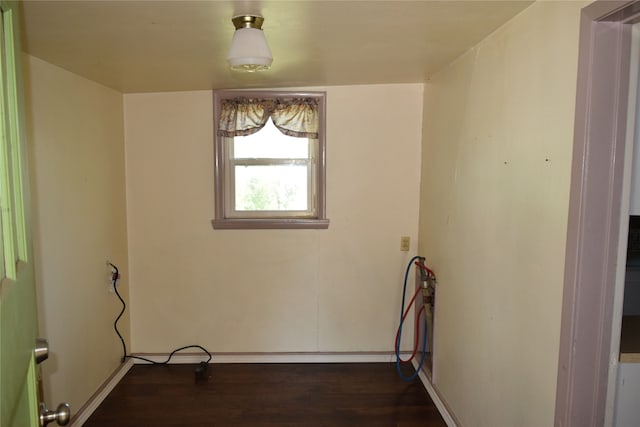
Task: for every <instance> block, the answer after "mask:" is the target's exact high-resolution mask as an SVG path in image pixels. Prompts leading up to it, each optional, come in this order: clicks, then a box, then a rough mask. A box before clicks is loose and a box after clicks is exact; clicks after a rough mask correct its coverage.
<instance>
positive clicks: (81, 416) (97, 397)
mask: <svg viewBox="0 0 640 427" xmlns="http://www.w3.org/2000/svg"><path fill="white" fill-rule="evenodd" d="M133 365H134V363H133V360H131V359H128V360H127V361H125V362H124V363H123V364H122V365H120V366H118V367H117V368H116V370H115V371H113V374H111V376H110V377H109V378H107V380H106V381H105V382H104V383H103V384H102V386H100V388H98V390H97V391H96V392H95V393H94V394H93V396H91V397H90V398H89V400H88V401H87V403H85V404H84V405H83V406H82V407H81V408H80V409H79V410H78V412H76V413H75V414H74V415H73V417H72V418H71V423H70V426H71V427H82V425H83V424H84V423H85V422H86V421H87V420H88V419H89V417H90V416H91V414H93V412H94V411H95V410H96V409H98V406H100V404H101V403H102V401H103V400H104V399H106V398H107V396H108V395H109V393H111V391H112V390H113V389H114V388H115V386H116V385H118V383H119V382H120V380H121V379H122V377H124V376H125V375H126V373H127V372H129V369H131V367H132V366H133ZM71 411H72V413H73V412H75V411H73V408H71Z"/></svg>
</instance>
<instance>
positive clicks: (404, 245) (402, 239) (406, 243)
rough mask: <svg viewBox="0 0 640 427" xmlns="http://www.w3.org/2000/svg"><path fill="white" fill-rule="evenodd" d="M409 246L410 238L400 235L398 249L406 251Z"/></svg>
mask: <svg viewBox="0 0 640 427" xmlns="http://www.w3.org/2000/svg"><path fill="white" fill-rule="evenodd" d="M410 247H411V238H410V237H409V236H401V237H400V250H401V251H402V252H408V251H409V248H410Z"/></svg>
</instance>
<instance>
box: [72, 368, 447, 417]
mask: <svg viewBox="0 0 640 427" xmlns="http://www.w3.org/2000/svg"><path fill="white" fill-rule="evenodd" d="M194 369H195V366H194V365H156V366H149V365H136V366H134V367H133V368H131V370H130V371H129V372H128V373H127V375H126V376H125V377H124V378H123V379H122V381H121V382H120V383H119V384H118V385H117V386H116V387H115V389H114V390H113V391H112V392H111V394H110V395H109V396H108V397H107V399H105V401H104V402H102V404H101V405H100V407H98V409H97V410H96V411H95V412H94V413H93V414H92V416H91V417H90V418H89V420H88V421H87V422H86V423H85V424H84V426H85V427H102V426H109V427H113V426H118V427H128V426H131V427H133V426H135V427H145V426H220V427H233V426H237V427H241V426H247V427H248V426H251V427H293V426H295V427H301V426H305V427H306V426H309V427H315V426H318V427H320V426H336V427H343V426H344V427H346V426H350V427H354V426H363V427H392V426H393V427H417V426H421V427H432V426H433V427H436V426H437V427H442V426H446V424H445V422H444V420H443V419H442V417H441V416H440V414H439V413H438V410H437V409H436V407H435V405H434V404H433V402H432V401H431V399H430V398H429V395H428V394H427V392H426V391H425V389H424V387H423V386H422V384H421V383H420V381H419V380H415V381H414V382H411V383H407V382H404V381H402V380H401V379H399V378H398V376H397V375H396V370H395V366H394V365H393V364H387V363H356V364H354V363H341V364H211V365H209V368H208V371H207V373H206V376H205V378H204V379H202V378H200V379H198V378H196V375H195V373H194Z"/></svg>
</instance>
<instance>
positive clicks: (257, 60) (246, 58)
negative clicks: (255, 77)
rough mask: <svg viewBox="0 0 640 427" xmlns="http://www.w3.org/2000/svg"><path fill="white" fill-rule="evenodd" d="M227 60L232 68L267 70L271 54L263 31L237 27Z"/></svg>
mask: <svg viewBox="0 0 640 427" xmlns="http://www.w3.org/2000/svg"><path fill="white" fill-rule="evenodd" d="M227 61H228V62H229V65H230V66H231V69H232V70H240V71H260V70H268V69H269V68H270V67H271V63H272V62H273V56H272V55H271V50H270V49H269V45H268V44H267V39H266V37H265V36H264V32H263V31H262V30H260V29H257V28H246V27H245V28H238V29H237V30H236V31H235V33H233V39H232V40H231V48H230V49H229V53H228V54H227Z"/></svg>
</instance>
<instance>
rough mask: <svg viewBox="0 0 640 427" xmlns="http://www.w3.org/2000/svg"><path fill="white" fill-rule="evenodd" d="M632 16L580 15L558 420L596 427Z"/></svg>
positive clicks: (614, 9) (635, 10)
mask: <svg viewBox="0 0 640 427" xmlns="http://www.w3.org/2000/svg"><path fill="white" fill-rule="evenodd" d="M638 16H640V2H638V1H605V0H601V1H597V2H595V3H593V4H591V5H589V6H587V7H585V8H584V9H582V12H581V16H580V50H579V59H578V81H577V93H576V114H575V124H574V126H575V128H574V145H573V161H572V171H571V191H570V197H569V217H568V225H567V245H566V253H565V273H564V291H563V292H564V296H563V302H562V325H561V332H560V352H559V363H558V381H557V388H556V408H555V425H556V426H600V425H604V424H605V419H607V418H606V417H607V393H608V391H609V389H610V381H609V379H610V377H611V373H612V372H611V371H610V368H613V374H614V375H615V368H616V366H617V364H616V363H613V366H612V363H611V356H612V339H613V337H614V336H615V335H614V324H617V323H616V322H614V300H615V298H614V297H615V295H616V286H615V285H616V264H617V261H618V243H619V232H620V225H621V221H620V218H621V202H622V200H623V192H622V188H623V174H624V164H625V146H626V134H627V126H626V124H627V108H628V90H629V56H630V55H629V54H630V43H631V25H628V24H630V23H632V22H634V20H635V19H636V18H637V17H638ZM617 314H620V313H617ZM618 322H619V320H618ZM617 333H619V324H618V331H617ZM614 340H615V339H614ZM616 357H617V356H616ZM614 362H615V361H614ZM613 386H614V387H615V382H614V383H613ZM610 399H612V397H611V396H610ZM610 406H611V405H610ZM609 410H610V409H609ZM608 419H609V420H611V416H609V418H608ZM609 422H610V421H609Z"/></svg>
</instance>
